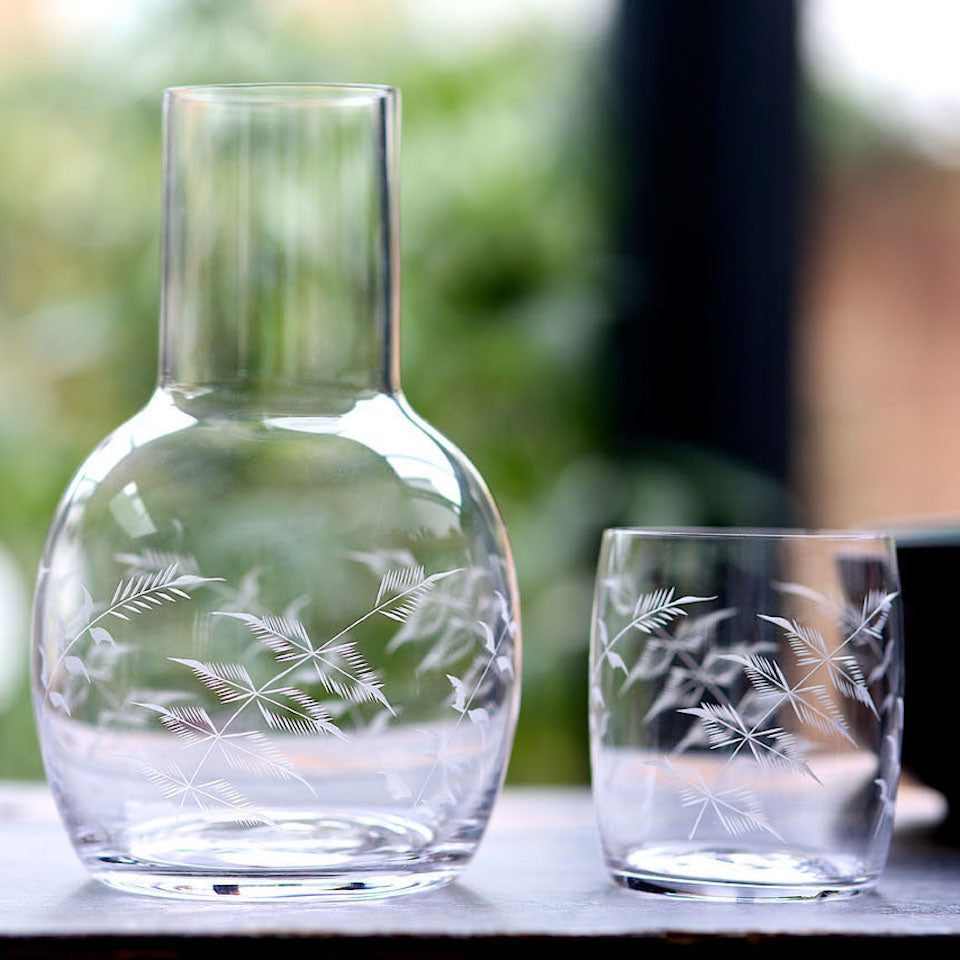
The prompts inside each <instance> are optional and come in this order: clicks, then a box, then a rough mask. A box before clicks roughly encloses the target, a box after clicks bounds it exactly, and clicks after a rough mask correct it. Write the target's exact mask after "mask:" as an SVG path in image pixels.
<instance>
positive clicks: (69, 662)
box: [40, 562, 222, 713]
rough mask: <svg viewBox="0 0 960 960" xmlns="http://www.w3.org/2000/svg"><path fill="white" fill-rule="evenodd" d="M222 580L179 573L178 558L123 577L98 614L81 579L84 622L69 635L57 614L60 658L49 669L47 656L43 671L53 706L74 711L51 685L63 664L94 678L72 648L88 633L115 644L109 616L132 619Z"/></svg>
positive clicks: (99, 641) (73, 672)
mask: <svg viewBox="0 0 960 960" xmlns="http://www.w3.org/2000/svg"><path fill="white" fill-rule="evenodd" d="M221 580H222V578H221V577H201V576H198V575H195V574H188V573H178V565H177V563H176V562H175V563H172V564H169V565H168V566H166V567H165V568H164V569H162V570H159V571H156V572H154V573H144V574H140V575H139V576H133V577H130V578H129V579H121V580H120V582H119V583H118V584H117V588H116V590H114V593H113V598H112V599H111V601H110V603H109V604H107V606H106V608H105V609H104V610H103V611H102V612H100V613H98V614H97V615H96V616H94V610H95V609H96V605H95V604H94V603H93V600H92V599H91V597H90V593H89V591H88V590H87V589H86V587H84V585H83V584H82V583H79V582H77V586H78V587H79V590H80V594H81V598H82V600H81V610H80V619H81V621H82V625H80V626H79V627H76V629H75V632H74V633H73V636H72V637H70V638H69V639H68V638H67V635H66V627H65V625H64V623H63V621H62V619H61V618H59V617H55V622H56V623H57V624H58V638H59V639H58V648H59V652H58V654H57V659H56V661H55V662H54V663H53V665H52V666H50V667H49V669H47V662H46V658H44V661H43V664H42V666H43V669H42V671H41V674H40V681H41V685H42V686H43V688H44V691H45V694H46V698H47V699H48V700H49V701H50V703H51V705H52V706H54V707H56V708H58V709H61V710H64V711H65V712H67V713H69V712H70V701H69V698H68V697H67V696H66V695H65V694H64V693H63V692H61V691H57V690H52V689H51V685H52V684H53V683H54V681H55V680H56V678H57V676H58V673H59V670H60V668H61V667H63V669H64V670H65V671H67V673H68V674H70V675H71V676H75V677H76V676H79V677H82V678H83V679H84V680H85V681H86V682H87V683H89V682H90V679H91V676H92V672H91V670H90V669H89V664H88V663H87V662H86V661H84V660H83V659H82V658H81V657H78V656H76V655H75V654H73V653H72V651H73V650H74V648H75V647H76V645H77V644H78V643H79V641H80V639H81V638H82V637H83V636H84V635H89V636H90V638H91V639H92V640H93V642H94V644H95V645H96V647H100V646H101V645H104V644H107V645H114V644H115V641H114V638H113V636H112V634H111V633H110V632H109V631H108V630H106V629H105V628H104V627H103V626H101V623H102V621H103V620H105V619H106V618H107V617H115V618H117V619H119V620H125V621H129V620H130V618H131V617H132V616H139V615H142V614H144V613H146V612H148V611H151V610H155V609H156V608H158V607H162V606H163V605H164V604H165V603H176V602H177V600H178V599H186V600H189V599H190V593H189V591H190V590H192V589H194V588H195V587H199V586H202V585H205V584H209V583H215V582H218V581H221Z"/></svg>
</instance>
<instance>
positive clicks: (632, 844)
mask: <svg viewBox="0 0 960 960" xmlns="http://www.w3.org/2000/svg"><path fill="white" fill-rule="evenodd" d="M900 621H901V616H900V602H899V584H898V579H897V569H896V560H895V556H894V552H893V546H892V543H891V541H890V540H889V539H887V538H884V537H882V536H873V535H868V534H863V535H860V534H839V533H838V534H812V533H811V534H808V533H801V532H790V531H767V532H765V531H720V530H717V531H711V530H687V531H683V530H678V531H666V530H663V531H658V530H635V529H620V530H609V531H607V532H606V533H605V534H604V539H603V545H602V548H601V554H600V561H599V568H598V573H597V584H596V594H595V601H594V614H593V630H592V637H591V646H590V744H591V761H592V773H593V791H594V798H595V803H596V810H597V817H598V822H599V828H600V833H601V838H602V842H603V848H604V854H605V857H606V861H607V865H608V867H609V869H610V871H611V873H612V874H613V876H614V878H615V879H616V880H617V881H618V882H620V883H622V884H623V885H625V886H628V887H632V888H634V889H638V890H644V891H649V892H655V893H663V894H672V895H675V896H688V897H705V898H708V897H709V898H720V899H729V900H763V899H769V900H793V899H810V898H821V897H827V896H837V895H845V894H850V893H856V892H858V891H861V890H864V889H867V888H869V887H871V886H872V885H874V884H875V882H876V880H877V878H878V876H879V874H880V872H881V870H882V869H883V866H884V863H885V861H886V857H887V852H888V849H889V844H890V835H891V830H892V823H893V807H894V800H895V796H896V790H897V782H898V779H899V772H900V743H901V737H902V729H903V669H902V663H903V647H902V640H901V629H900Z"/></svg>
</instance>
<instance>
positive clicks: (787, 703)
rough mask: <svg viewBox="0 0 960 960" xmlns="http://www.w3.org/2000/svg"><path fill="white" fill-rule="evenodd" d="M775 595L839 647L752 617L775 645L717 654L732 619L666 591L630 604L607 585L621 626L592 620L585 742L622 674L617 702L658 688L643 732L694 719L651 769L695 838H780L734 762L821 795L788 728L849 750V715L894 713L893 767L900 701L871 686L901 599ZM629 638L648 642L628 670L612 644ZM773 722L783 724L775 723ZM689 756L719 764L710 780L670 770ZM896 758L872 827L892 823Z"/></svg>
mask: <svg viewBox="0 0 960 960" xmlns="http://www.w3.org/2000/svg"><path fill="white" fill-rule="evenodd" d="M775 586H776V588H777V589H778V590H779V591H780V592H781V593H782V594H785V595H792V596H793V597H795V598H798V599H800V600H802V601H805V602H810V603H812V604H814V605H815V606H816V608H817V610H818V611H819V613H820V614H821V615H825V616H827V617H828V618H829V619H830V620H831V621H832V622H833V623H834V624H835V625H836V627H837V629H838V630H839V631H841V633H840V640H839V642H835V643H833V644H830V643H828V642H827V640H826V639H825V637H824V636H823V634H822V632H821V631H820V630H818V629H816V628H815V627H813V626H810V625H808V624H804V623H802V622H800V621H798V620H796V619H787V618H785V617H781V616H775V615H771V614H763V613H758V614H756V619H757V620H758V621H759V622H760V624H769V625H770V626H771V627H772V628H774V629H775V630H776V631H777V632H778V633H779V635H780V638H781V639H782V641H784V643H783V644H778V643H777V642H775V641H774V640H771V639H764V638H763V633H764V631H763V630H762V629H760V628H759V627H758V629H757V630H756V631H754V634H753V635H754V637H755V638H756V639H752V640H751V641H750V642H744V643H731V642H727V643H725V644H723V645H720V644H719V643H718V642H717V641H716V631H717V628H718V627H719V626H720V625H721V624H723V623H725V622H726V621H729V620H731V619H732V618H733V617H734V616H736V615H737V614H738V611H737V610H736V609H734V608H724V609H715V610H709V611H707V612H700V611H701V610H702V609H703V605H705V604H707V603H709V602H711V601H713V600H715V599H716V598H715V597H700V596H682V597H679V598H675V594H676V590H675V589H674V588H670V587H663V588H660V589H657V590H654V591H651V592H649V593H646V594H643V595H641V596H640V597H638V598H637V599H636V600H635V601H631V602H627V598H626V596H625V587H624V584H623V582H621V581H617V582H616V583H613V582H611V583H605V584H604V587H605V588H606V589H608V590H610V591H611V593H610V596H609V600H610V602H609V607H610V609H611V610H612V611H613V612H614V613H615V614H616V615H617V616H618V618H619V619H620V620H622V619H623V618H626V619H627V622H626V624H625V625H624V626H622V627H621V628H620V629H619V630H618V631H617V632H615V633H612V632H611V630H610V629H609V628H608V625H607V623H606V620H605V618H604V617H599V618H598V619H597V620H596V623H595V631H596V635H595V641H594V642H595V644H596V647H595V655H594V666H593V671H592V674H591V684H590V698H591V702H592V710H591V724H592V731H593V734H594V736H595V737H597V738H599V739H600V740H601V741H602V740H603V739H604V738H605V737H606V735H607V731H608V727H609V724H610V722H611V716H612V714H611V711H610V709H609V708H608V704H607V703H606V696H608V695H609V691H610V690H611V689H612V686H611V680H612V678H613V677H616V676H619V675H621V674H622V678H623V679H622V683H621V684H620V687H619V691H618V692H617V695H618V696H623V695H625V694H626V693H627V692H628V691H629V690H630V689H631V687H633V686H634V685H635V684H636V683H638V682H640V681H644V682H648V683H650V684H651V688H652V689H653V690H655V693H654V694H652V697H651V699H652V702H651V703H650V706H649V707H648V708H647V710H646V713H645V716H644V720H643V722H644V724H649V723H651V722H653V721H655V720H657V719H658V718H660V717H662V716H665V715H667V714H669V715H671V716H676V717H680V716H685V717H690V718H692V720H693V721H694V722H693V723H692V724H691V726H690V728H689V729H688V731H687V732H686V734H685V735H684V736H683V737H682V738H680V739H679V741H678V743H677V745H676V747H675V748H674V749H673V750H672V752H671V753H670V755H664V756H661V757H660V758H659V759H657V760H652V761H649V765H650V766H651V767H652V768H654V769H656V770H658V771H659V772H660V774H661V775H662V776H664V777H665V778H666V780H667V781H668V782H670V783H672V784H673V785H674V788H675V790H676V792H677V796H678V798H679V802H680V806H681V807H684V808H686V807H689V808H690V809H691V810H692V811H694V816H693V819H692V823H691V826H690V831H689V837H688V838H689V839H691V840H692V839H694V838H695V837H696V836H697V833H698V831H699V830H700V829H701V827H702V826H703V825H704V824H705V823H706V822H708V821H712V822H714V823H716V824H719V825H720V827H721V828H722V829H723V831H724V832H726V833H727V834H729V835H732V836H739V835H741V834H743V833H746V832H750V831H758V832H762V833H766V834H769V835H770V836H773V837H776V838H777V839H782V838H781V837H780V834H779V833H778V832H777V830H776V828H775V826H774V825H773V824H772V823H771V822H770V819H769V816H768V815H767V813H766V812H765V811H764V810H763V807H762V804H761V801H760V799H759V796H758V795H757V792H756V791H755V790H754V788H753V786H752V777H753V775H752V774H750V772H749V768H748V767H747V768H745V767H744V765H743V763H742V762H740V761H738V757H740V758H742V759H743V760H746V761H747V762H748V765H749V766H752V768H753V769H754V770H755V771H756V772H757V774H763V773H764V772H766V773H767V774H770V773H771V772H772V773H774V774H775V773H777V772H780V771H787V772H790V773H793V774H800V775H802V776H803V777H805V778H809V779H810V780H811V781H813V782H815V783H817V784H819V785H821V786H822V781H821V779H820V777H819V776H818V775H817V773H816V771H815V770H814V769H813V767H812V766H811V763H810V762H809V760H808V751H809V747H810V744H809V741H808V740H807V739H805V738H802V737H800V736H798V735H797V734H796V733H792V732H790V731H789V730H788V729H786V727H785V726H784V724H787V723H788V722H789V723H790V724H792V725H793V726H795V727H797V728H800V729H802V728H807V729H809V730H811V731H813V732H815V733H816V734H818V735H820V736H822V737H826V738H828V739H829V738H836V739H837V740H838V741H842V742H845V743H847V744H848V745H850V746H857V741H856V736H855V734H854V732H853V730H852V729H851V722H850V719H849V714H850V712H851V710H853V711H855V710H856V709H861V710H864V711H867V712H868V713H869V714H870V715H871V716H872V717H873V718H874V720H879V719H880V718H881V716H882V715H884V714H892V716H891V717H890V718H889V719H890V724H889V725H890V726H892V727H893V728H894V732H893V733H890V734H888V735H887V737H886V741H885V744H884V756H886V754H888V753H891V751H892V758H893V759H895V756H896V748H897V743H898V740H897V735H896V728H898V724H899V723H900V721H899V720H898V717H899V716H901V715H902V698H896V697H893V696H892V695H891V696H890V697H887V698H886V699H885V700H884V702H883V703H880V704H877V703H876V702H875V701H874V699H873V695H872V693H871V689H870V688H871V684H873V683H874V682H875V681H877V680H878V679H879V678H880V677H881V676H882V675H883V674H884V672H885V671H886V669H887V667H889V665H890V663H891V662H892V659H893V657H894V656H895V649H894V644H895V638H894V637H893V636H889V637H888V636H886V634H885V631H884V627H885V625H886V623H887V620H888V618H889V616H890V612H891V609H892V605H893V603H894V601H895V599H896V597H897V596H898V594H897V593H896V592H884V591H877V590H873V591H870V592H868V593H867V595H866V596H865V597H864V598H863V600H862V602H861V603H859V604H857V605H853V604H850V603H838V602H835V601H833V600H831V599H829V598H827V597H825V596H823V595H821V594H819V593H817V592H815V591H813V590H810V589H809V588H807V587H805V586H802V585H799V584H784V583H778V584H776V585H775ZM741 622H742V621H741ZM635 631H636V632H639V633H641V634H644V635H645V642H644V643H643V646H642V651H641V652H640V655H639V656H638V658H637V659H636V662H635V663H633V664H632V665H628V664H627V663H626V662H625V661H624V659H623V656H622V655H621V653H620V652H619V650H617V649H615V647H617V645H618V644H620V643H621V641H622V640H623V639H624V638H625V637H627V636H630V635H631V633H633V632H635ZM621 646H622V644H621ZM781 646H785V648H786V649H788V650H789V651H790V654H791V660H792V663H791V665H790V668H789V669H788V670H785V668H784V665H782V660H779V659H777V658H776V656H775V652H776V651H777V650H778V649H780V647H781ZM603 679H605V680H606V683H603V682H601V681H602V680H603ZM605 690H606V691H607V694H606V695H605V692H604V691H605ZM845 704H846V705H847V706H845ZM778 718H782V719H780V721H779V722H778ZM789 718H792V719H789ZM693 747H698V748H705V749H707V750H710V751H718V752H720V753H721V754H723V755H724V760H723V762H722V763H721V764H720V766H719V768H716V769H715V771H714V772H713V774H712V778H711V782H708V781H707V779H706V778H705V777H704V775H703V773H702V772H701V771H700V770H699V769H697V768H695V767H691V766H690V765H689V764H683V765H681V764H679V763H678V762H677V758H678V757H679V756H680V755H682V754H684V753H686V752H687V751H689V750H690V749H691V748H693ZM893 759H891V758H890V757H887V758H886V759H885V760H882V761H881V769H882V770H887V769H888V768H890V769H891V770H892V775H889V774H888V775H887V777H886V778H877V779H876V780H875V781H874V785H875V787H876V789H877V791H878V794H879V797H880V800H881V805H882V810H881V813H880V815H879V819H878V821H877V825H876V830H879V829H880V826H881V824H882V823H884V822H888V819H889V818H888V815H889V813H890V812H891V811H892V803H893V799H892V798H893V793H894V790H895V783H896V773H897V768H896V764H895V763H894V762H893ZM885 817H886V818H887V819H884V818H885Z"/></svg>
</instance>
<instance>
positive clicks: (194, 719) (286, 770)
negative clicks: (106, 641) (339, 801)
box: [138, 703, 314, 793]
mask: <svg viewBox="0 0 960 960" xmlns="http://www.w3.org/2000/svg"><path fill="white" fill-rule="evenodd" d="M138 706H141V707H144V708H145V709H147V710H151V711H153V712H154V713H156V714H158V715H159V718H160V722H161V723H162V724H163V725H164V727H166V728H167V729H168V730H170V731H171V732H172V733H173V734H174V735H175V736H176V737H177V738H178V739H179V740H180V741H181V742H183V743H184V744H186V745H187V746H190V747H193V746H197V745H203V744H212V745H214V746H215V747H216V748H217V750H218V751H219V753H220V755H221V756H222V757H223V759H224V760H225V761H226V762H227V763H228V764H229V765H230V766H231V767H233V768H234V769H236V770H241V771H245V772H248V773H259V774H264V775H266V776H270V777H276V778H277V779H280V780H298V781H299V782H300V783H302V784H303V785H304V786H306V787H307V788H308V789H309V790H310V791H311V793H312V792H314V790H313V788H312V787H311V786H310V784H309V783H307V781H306V780H304V779H303V777H301V776H300V775H299V774H298V773H297V772H296V770H294V768H293V766H292V764H291V763H290V761H289V760H287V758H286V757H284V756H283V754H282V753H281V752H280V751H279V750H278V749H277V748H276V747H275V746H274V745H273V744H272V743H270V741H269V740H268V739H267V738H266V737H265V736H264V735H263V734H262V733H260V732H259V731H258V730H246V731H242V732H234V733H227V732H226V730H225V728H224V729H217V726H216V724H215V723H214V722H213V720H212V719H211V717H210V715H209V714H208V713H207V711H206V710H204V709H203V708H202V707H196V706H184V707H162V706H159V705H157V704H151V703H140V704H138Z"/></svg>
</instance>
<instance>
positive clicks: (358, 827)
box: [80, 812, 475, 901]
mask: <svg viewBox="0 0 960 960" xmlns="http://www.w3.org/2000/svg"><path fill="white" fill-rule="evenodd" d="M124 846H125V847H126V850H125V852H123V853H118V852H117V851H115V850H114V851H107V850H104V849H103V848H102V847H101V848H100V849H99V850H97V851H94V850H93V849H91V848H87V849H84V850H81V851H80V853H81V857H82V859H83V860H84V862H85V863H86V864H87V867H88V869H89V870H90V872H91V873H92V874H93V876H94V877H95V878H96V879H97V880H100V881H102V882H103V883H106V884H108V885H109V886H111V887H114V888H116V889H119V890H123V891H125V892H128V893H142V894H149V895H153V896H166V897H182V898H190V899H211V900H217V899H223V898H224V897H233V898H236V899H241V900H243V899H246V900H271V899H285V898H303V897H313V898H318V899H324V900H339V901H345V900H371V899H379V898H382V897H390V896H396V895H400V894H406V893H415V892H418V891H421V890H426V889H430V888H433V887H437V886H440V885H442V884H445V883H448V882H449V881H450V880H453V879H454V878H455V877H456V875H457V874H458V873H459V871H460V870H461V869H462V868H463V867H464V866H465V865H466V863H467V861H468V860H469V859H470V856H471V854H472V853H473V848H474V846H475V844H471V843H461V844H443V845H441V844H439V843H437V842H436V839H435V837H434V836H433V834H432V832H431V831H430V830H429V829H427V828H426V827H424V826H423V825H422V824H419V823H416V822H414V821H410V820H406V819H404V818H401V817H398V816H395V815H389V814H366V813H365V814H355V813H342V812H331V813H326V814H323V815H313V816H310V815H304V814H301V815H298V816H297V815H291V814H289V813H284V814H281V813H278V812H271V813H270V815H269V816H267V815H265V816H264V817H263V822H259V823H257V822H254V823H237V822H235V821H231V820H225V819H222V818H217V817H215V816H210V815H208V816H206V817H203V816H201V817H190V818H168V819H165V820H159V821H153V822H152V823H149V824H145V825H142V826H140V827H138V828H137V829H136V830H135V831H130V833H129V834H128V840H127V843H125V845H124Z"/></svg>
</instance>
